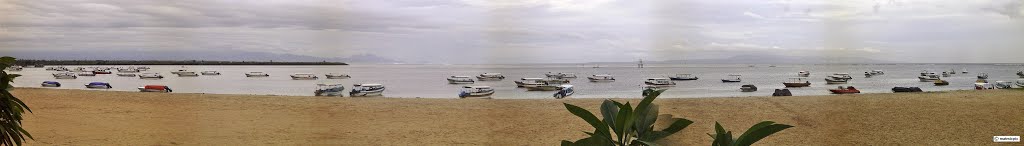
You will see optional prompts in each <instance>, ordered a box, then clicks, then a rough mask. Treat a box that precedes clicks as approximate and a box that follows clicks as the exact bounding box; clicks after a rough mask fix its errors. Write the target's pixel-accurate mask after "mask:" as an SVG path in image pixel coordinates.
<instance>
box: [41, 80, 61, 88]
mask: <svg viewBox="0 0 1024 146" xmlns="http://www.w3.org/2000/svg"><path fill="white" fill-rule="evenodd" d="M41 85H42V86H43V87H60V82H57V81H43V83H42V84H41Z"/></svg>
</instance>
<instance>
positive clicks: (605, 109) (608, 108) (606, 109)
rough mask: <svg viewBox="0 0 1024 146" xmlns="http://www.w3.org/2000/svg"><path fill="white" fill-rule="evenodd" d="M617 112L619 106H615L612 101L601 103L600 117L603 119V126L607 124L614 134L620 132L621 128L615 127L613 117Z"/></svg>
mask: <svg viewBox="0 0 1024 146" xmlns="http://www.w3.org/2000/svg"><path fill="white" fill-rule="evenodd" d="M618 112H619V106H616V104H615V102H614V101H612V100H604V102H603V103H601V115H602V116H603V117H604V120H603V121H604V123H605V124H607V126H608V127H612V131H614V132H615V133H621V132H622V129H621V128H618V127H616V126H615V118H616V117H615V116H616V113H618Z"/></svg>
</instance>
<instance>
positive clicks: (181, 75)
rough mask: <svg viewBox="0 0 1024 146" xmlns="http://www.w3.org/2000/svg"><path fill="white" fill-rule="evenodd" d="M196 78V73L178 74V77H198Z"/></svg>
mask: <svg viewBox="0 0 1024 146" xmlns="http://www.w3.org/2000/svg"><path fill="white" fill-rule="evenodd" d="M198 76H199V74H196V72H191V71H187V72H178V77H198Z"/></svg>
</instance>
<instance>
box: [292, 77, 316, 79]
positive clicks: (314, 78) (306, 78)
mask: <svg viewBox="0 0 1024 146" xmlns="http://www.w3.org/2000/svg"><path fill="white" fill-rule="evenodd" d="M316 79H319V78H317V77H292V80H316Z"/></svg>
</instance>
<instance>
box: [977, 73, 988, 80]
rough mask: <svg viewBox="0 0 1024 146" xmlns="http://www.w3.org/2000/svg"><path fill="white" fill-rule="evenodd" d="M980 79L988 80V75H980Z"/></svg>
mask: <svg viewBox="0 0 1024 146" xmlns="http://www.w3.org/2000/svg"><path fill="white" fill-rule="evenodd" d="M978 79H988V74H987V73H981V74H978Z"/></svg>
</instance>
